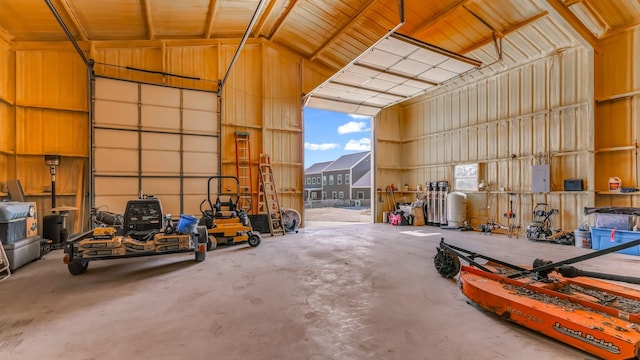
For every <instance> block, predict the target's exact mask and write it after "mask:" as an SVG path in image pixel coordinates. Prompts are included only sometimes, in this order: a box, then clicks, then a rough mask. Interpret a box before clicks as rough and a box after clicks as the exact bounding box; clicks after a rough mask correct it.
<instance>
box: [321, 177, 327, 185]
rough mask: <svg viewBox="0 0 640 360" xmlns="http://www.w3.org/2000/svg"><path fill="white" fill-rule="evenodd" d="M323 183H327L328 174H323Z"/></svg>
mask: <svg viewBox="0 0 640 360" xmlns="http://www.w3.org/2000/svg"><path fill="white" fill-rule="evenodd" d="M322 185H327V175H322Z"/></svg>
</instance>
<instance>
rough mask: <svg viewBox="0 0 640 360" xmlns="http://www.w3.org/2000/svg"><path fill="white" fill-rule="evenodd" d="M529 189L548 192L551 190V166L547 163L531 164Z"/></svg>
mask: <svg viewBox="0 0 640 360" xmlns="http://www.w3.org/2000/svg"><path fill="white" fill-rule="evenodd" d="M531 174H532V175H533V179H532V181H531V191H532V192H534V193H548V192H549V191H551V178H550V177H551V167H550V166H549V164H542V165H533V171H532V172H531Z"/></svg>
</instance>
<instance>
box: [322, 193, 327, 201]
mask: <svg viewBox="0 0 640 360" xmlns="http://www.w3.org/2000/svg"><path fill="white" fill-rule="evenodd" d="M326 198H327V192H326V191H323V192H322V200H325V199H326Z"/></svg>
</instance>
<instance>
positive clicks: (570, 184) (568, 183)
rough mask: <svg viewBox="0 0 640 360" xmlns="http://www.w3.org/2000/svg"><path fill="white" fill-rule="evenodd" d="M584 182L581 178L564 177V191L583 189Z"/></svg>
mask: <svg viewBox="0 0 640 360" xmlns="http://www.w3.org/2000/svg"><path fill="white" fill-rule="evenodd" d="M583 190H584V182H583V181H582V179H565V180H564V191H583Z"/></svg>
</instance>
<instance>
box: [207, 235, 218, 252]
mask: <svg viewBox="0 0 640 360" xmlns="http://www.w3.org/2000/svg"><path fill="white" fill-rule="evenodd" d="M217 247H218V241H217V240H216V238H215V237H213V236H209V240H207V251H211V250H215V249H216V248H217Z"/></svg>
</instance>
